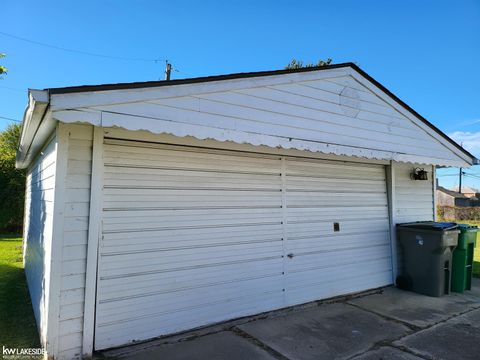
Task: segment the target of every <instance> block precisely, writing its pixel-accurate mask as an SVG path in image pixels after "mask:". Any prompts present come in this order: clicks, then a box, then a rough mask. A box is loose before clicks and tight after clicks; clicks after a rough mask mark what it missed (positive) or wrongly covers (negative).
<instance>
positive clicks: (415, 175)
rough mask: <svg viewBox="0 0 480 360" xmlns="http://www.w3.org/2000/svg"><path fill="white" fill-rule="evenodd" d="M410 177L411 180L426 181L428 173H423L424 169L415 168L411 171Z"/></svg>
mask: <svg viewBox="0 0 480 360" xmlns="http://www.w3.org/2000/svg"><path fill="white" fill-rule="evenodd" d="M410 176H411V178H412V179H413V180H428V171H425V169H420V168H416V169H413V172H412V173H411V175H410Z"/></svg>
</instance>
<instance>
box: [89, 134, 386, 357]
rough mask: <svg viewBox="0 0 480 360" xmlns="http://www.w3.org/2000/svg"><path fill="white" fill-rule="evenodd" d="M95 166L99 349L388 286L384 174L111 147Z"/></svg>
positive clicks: (110, 143)
mask: <svg viewBox="0 0 480 360" xmlns="http://www.w3.org/2000/svg"><path fill="white" fill-rule="evenodd" d="M104 164H105V166H104V190H103V214H102V217H103V219H102V220H103V221H102V223H103V225H102V237H101V240H100V248H99V263H98V283H97V306H96V328H95V348H96V349H104V348H108V347H113V346H119V345H123V344H126V343H129V342H132V341H137V340H145V339H149V338H152V337H156V336H160V335H164V334H169V333H174V332H178V331H182V330H186V329H191V328H195V327H198V326H202V325H206V324H211V323H214V322H219V321H222V320H227V319H231V318H236V317H241V316H245V315H251V314H255V313H260V312H264V311H268V310H272V309H277V308H281V307H284V306H288V305H292V304H297V303H302V302H307V301H310V300H315V299H320V298H326V297H330V296H335V295H339V294H344V293H347V292H353V291H359V290H364V289H368V288H372V287H377V286H382V285H386V284H389V283H391V261H390V247H389V235H388V216H387V199H386V191H385V178H384V176H385V171H384V168H383V167H381V166H372V165H368V166H366V165H353V164H345V163H333V162H318V161H317V162H314V161H303V160H295V159H285V158H281V157H279V156H266V155H265V156H264V155H248V156H247V155H246V154H243V153H232V152H231V153H227V152H220V151H208V152H207V151H205V150H199V149H194V148H185V147H173V146H162V145H156V144H148V143H137V142H128V141H122V140H114V139H106V141H105V146H104ZM334 223H338V226H339V231H334Z"/></svg>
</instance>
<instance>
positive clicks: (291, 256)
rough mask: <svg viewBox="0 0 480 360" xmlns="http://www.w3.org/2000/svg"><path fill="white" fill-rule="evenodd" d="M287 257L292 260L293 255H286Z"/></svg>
mask: <svg viewBox="0 0 480 360" xmlns="http://www.w3.org/2000/svg"><path fill="white" fill-rule="evenodd" d="M287 256H288V257H289V258H290V259H291V258H293V257H294V256H295V255H293V254H288V255H287Z"/></svg>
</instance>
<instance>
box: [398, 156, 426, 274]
mask: <svg viewBox="0 0 480 360" xmlns="http://www.w3.org/2000/svg"><path fill="white" fill-rule="evenodd" d="M417 167H419V168H423V169H425V170H426V171H428V180H427V181H425V180H412V179H411V177H410V174H411V173H412V171H413V170H414V169H415V168H417ZM394 169H395V204H394V208H395V212H394V222H395V224H401V223H406V222H412V221H433V220H434V214H435V206H434V193H433V189H434V186H433V182H434V181H435V179H434V178H435V175H434V174H435V173H434V169H433V167H432V166H431V165H419V164H409V163H396V164H394ZM397 265H398V271H399V273H401V271H402V269H403V267H402V249H401V247H400V242H399V241H397Z"/></svg>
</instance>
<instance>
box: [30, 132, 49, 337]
mask: <svg viewBox="0 0 480 360" xmlns="http://www.w3.org/2000/svg"><path fill="white" fill-rule="evenodd" d="M56 152H57V151H56V139H55V138H53V139H51V140H50V142H49V143H48V144H47V145H46V146H45V148H44V149H43V151H42V152H41V153H40V154H39V156H38V157H37V159H36V160H35V161H34V162H33V164H32V166H31V167H30V168H29V169H28V171H27V181H26V191H25V222H24V244H23V246H24V251H23V256H24V259H23V260H24V264H25V275H26V278H27V283H28V289H29V292H30V297H31V301H32V306H33V311H34V314H35V319H36V322H37V328H38V330H39V333H40V340H41V342H42V344H44V345H45V343H46V333H47V318H48V316H47V310H46V304H47V299H48V295H49V294H48V291H47V288H48V287H47V286H46V282H47V280H48V279H47V278H48V276H49V272H50V258H51V246H52V227H53V201H54V187H55V186H54V184H55V173H56Z"/></svg>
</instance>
